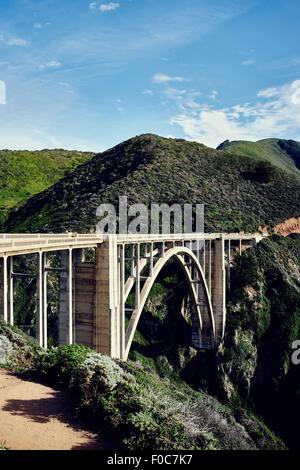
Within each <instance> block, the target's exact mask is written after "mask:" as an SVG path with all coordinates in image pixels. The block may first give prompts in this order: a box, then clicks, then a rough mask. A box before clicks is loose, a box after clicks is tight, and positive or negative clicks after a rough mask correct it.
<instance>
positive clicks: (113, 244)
mask: <svg viewBox="0 0 300 470" xmlns="http://www.w3.org/2000/svg"><path fill="white" fill-rule="evenodd" d="M119 314H120V311H119V291H118V254H117V239H116V237H115V236H114V235H109V236H107V238H106V240H104V242H103V243H102V244H101V245H98V248H97V250H96V302H95V315H94V322H95V325H94V349H95V350H96V351H97V352H100V353H102V354H107V355H108V356H110V357H114V358H120V357H121V347H120V341H118V338H119V332H118V331H117V330H118V325H119V321H118V316H119Z"/></svg>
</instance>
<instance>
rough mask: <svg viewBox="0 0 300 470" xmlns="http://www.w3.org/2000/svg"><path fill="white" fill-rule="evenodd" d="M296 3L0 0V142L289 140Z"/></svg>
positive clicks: (295, 92) (294, 99) (296, 121)
mask: <svg viewBox="0 0 300 470" xmlns="http://www.w3.org/2000/svg"><path fill="white" fill-rule="evenodd" d="M299 19H300V2H299V0H243V1H241V0H115V1H112V2H109V1H107V0H100V1H93V2H91V1H85V0H1V3H0V124H1V125H0V148H12V149H24V148H27V149H40V148H55V147H60V148H61V147H63V148H69V149H81V150H93V151H102V150H104V149H106V148H109V147H111V146H113V145H115V144H117V143H119V142H120V141H122V140H125V139H127V138H130V137H132V136H134V135H137V134H141V133H146V132H152V133H157V134H160V135H164V136H172V137H180V138H187V139H191V140H197V141H199V142H203V143H205V144H207V145H209V146H216V145H218V144H219V143H220V142H222V141H223V140H225V139H227V138H228V139H230V140H235V139H249V140H258V139H261V138H265V137H285V138H293V139H296V140H300V50H299V44H300V28H299Z"/></svg>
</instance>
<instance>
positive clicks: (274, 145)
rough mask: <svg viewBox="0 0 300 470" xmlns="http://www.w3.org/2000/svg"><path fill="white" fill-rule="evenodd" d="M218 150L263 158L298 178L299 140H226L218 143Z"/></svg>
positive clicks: (256, 158) (258, 158)
mask: <svg viewBox="0 0 300 470" xmlns="http://www.w3.org/2000/svg"><path fill="white" fill-rule="evenodd" d="M218 150H224V151H226V152H230V153H233V154H235V155H246V156H248V157H251V158H254V159H255V160H265V161H267V162H269V163H272V164H273V165H276V166H278V167H279V168H281V169H282V170H285V171H288V172H289V173H293V174H294V175H296V176H297V177H298V178H300V171H299V170H300V142H296V141H294V140H283V139H263V140H259V141H258V142H248V141H246V140H236V141H233V142H230V141H229V140H226V141H225V142H223V143H222V144H221V145H219V147H218Z"/></svg>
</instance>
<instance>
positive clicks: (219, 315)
mask: <svg viewBox="0 0 300 470" xmlns="http://www.w3.org/2000/svg"><path fill="white" fill-rule="evenodd" d="M212 306H213V311H214V316H215V326H216V341H217V342H219V341H221V340H222V339H223V337H224V332H225V321H226V270H225V241H224V238H223V236H222V237H221V238H220V239H217V240H215V248H214V254H213V263H212Z"/></svg>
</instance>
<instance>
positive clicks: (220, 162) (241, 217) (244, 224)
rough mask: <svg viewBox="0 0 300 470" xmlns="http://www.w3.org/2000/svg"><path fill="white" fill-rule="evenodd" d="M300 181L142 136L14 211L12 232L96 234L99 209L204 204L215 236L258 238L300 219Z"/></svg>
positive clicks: (264, 166)
mask: <svg viewBox="0 0 300 470" xmlns="http://www.w3.org/2000/svg"><path fill="white" fill-rule="evenodd" d="M299 189H300V181H299V180H297V178H296V177H295V176H293V175H288V174H287V173H286V172H284V171H281V170H280V169H278V168H276V167H274V166H272V165H270V164H269V163H268V162H261V161H256V160H254V159H250V158H247V157H244V156H238V155H232V154H229V153H226V152H225V153H224V152H220V151H216V150H213V149H211V148H208V147H205V146H204V145H201V144H198V143H195V142H187V141H183V140H176V139H165V138H161V137H157V136H154V135H143V136H139V137H136V138H133V139H130V140H129V141H127V142H124V143H122V144H120V145H118V146H116V147H114V148H113V149H111V150H108V151H106V152H104V153H102V154H99V155H97V156H95V157H94V158H93V159H92V160H90V161H88V162H87V163H85V164H84V165H82V166H80V167H79V168H77V169H76V170H75V171H74V172H72V173H71V174H70V175H68V176H66V177H65V178H63V179H62V180H60V181H59V182H58V183H56V184H55V185H54V186H52V187H50V188H49V189H47V190H45V191H43V192H42V193H40V194H38V195H36V196H34V197H33V198H31V199H30V200H29V201H28V202H27V203H26V204H25V205H24V206H22V207H21V208H19V209H17V210H16V211H14V212H12V213H11V215H10V217H9V219H8V221H7V223H6V224H5V227H4V229H5V230H6V231H41V230H43V231H56V232H57V231H65V230H74V231H79V232H86V231H90V230H94V228H95V224H96V222H97V218H96V209H97V207H98V205H99V204H101V203H103V202H105V203H113V204H115V205H116V204H117V203H118V197H119V196H120V195H127V196H128V199H129V203H134V202H142V203H144V204H150V203H152V202H156V203H168V204H173V203H179V204H183V203H194V204H195V203H199V204H200V203H203V204H205V209H206V213H205V216H206V230H208V231H219V230H226V231H238V230H242V229H243V230H251V231H256V230H257V229H258V227H259V226H274V225H275V224H277V223H280V222H282V221H284V220H286V219H288V218H291V217H295V216H297V217H298V216H299V215H300V198H299V197H298V194H299Z"/></svg>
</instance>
